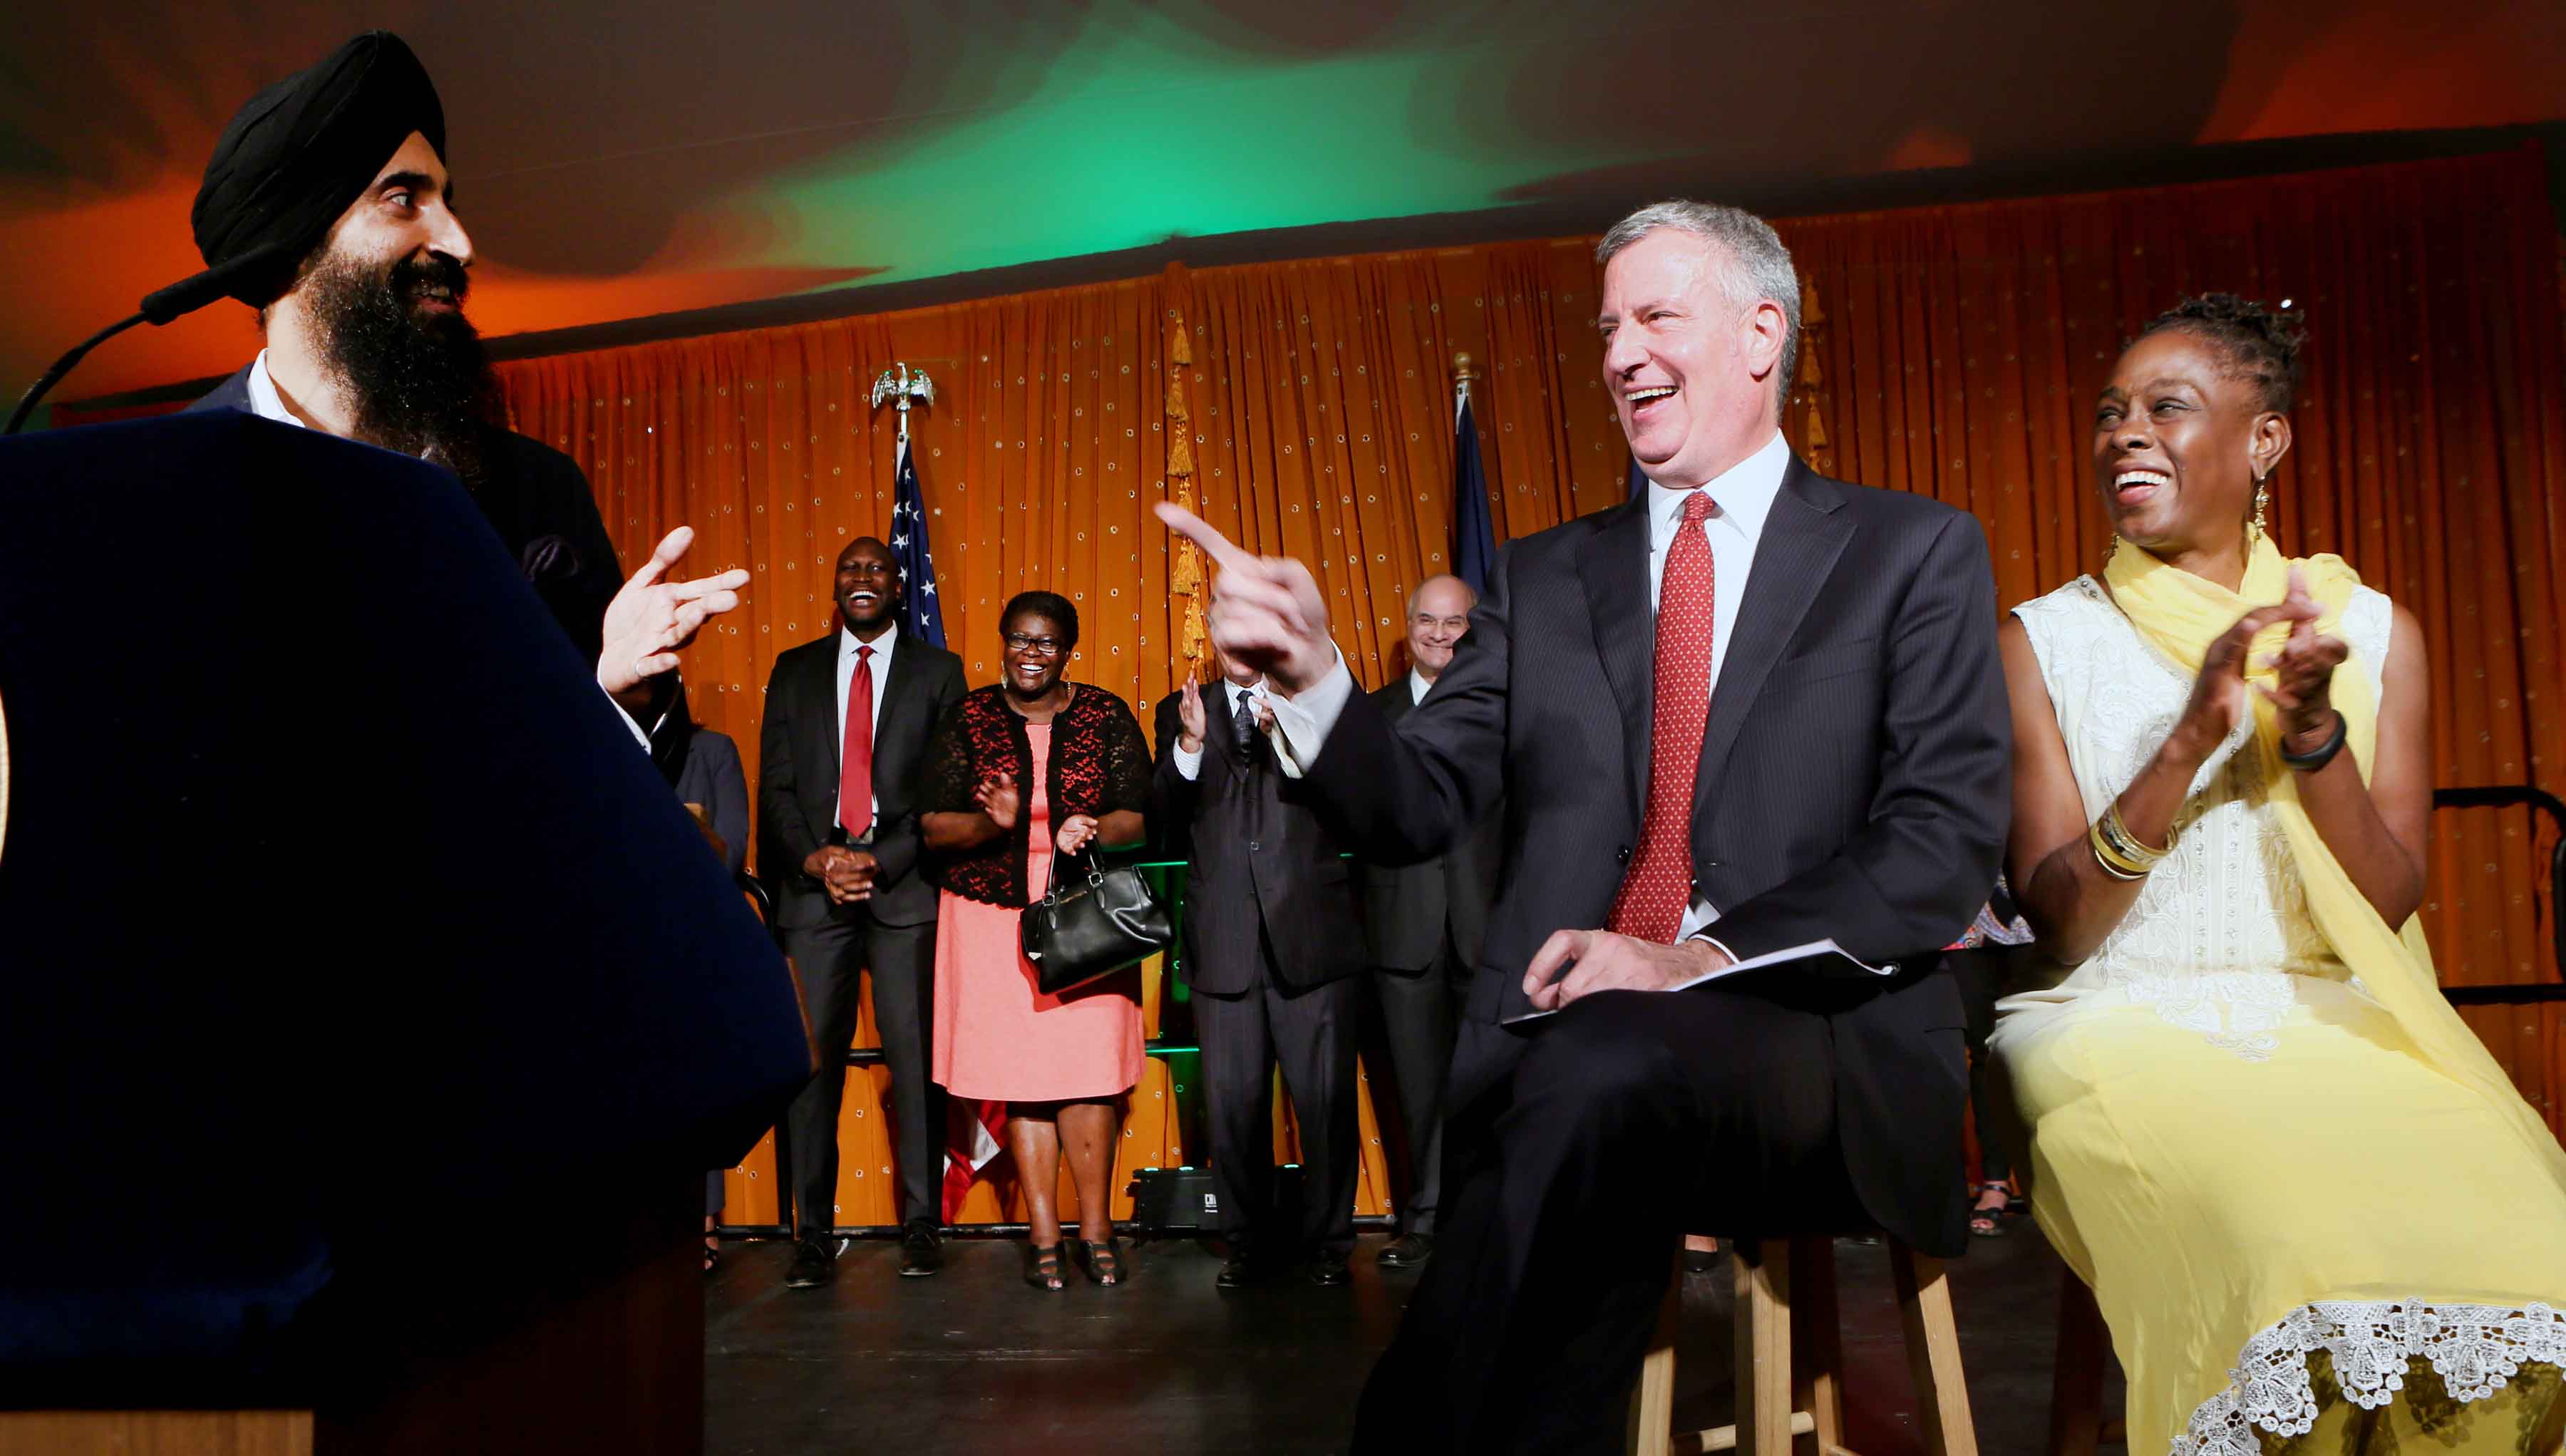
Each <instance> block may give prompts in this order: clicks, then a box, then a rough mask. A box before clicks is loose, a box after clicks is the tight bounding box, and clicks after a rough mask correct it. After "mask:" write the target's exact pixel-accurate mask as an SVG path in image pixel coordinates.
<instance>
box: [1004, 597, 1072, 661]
mask: <svg viewBox="0 0 2566 1456" xmlns="http://www.w3.org/2000/svg"><path fill="white" fill-rule="evenodd" d="M1019 616H1041V617H1048V618H1050V619H1051V623H1052V625H1054V626H1056V627H1059V628H1060V631H1061V635H1062V636H1063V637H1064V638H1066V639H1067V640H1065V641H1063V642H1062V643H1061V644H1060V649H1061V650H1062V651H1063V652H1067V651H1069V650H1071V649H1072V648H1074V647H1076V646H1077V645H1078V608H1077V607H1072V606H1070V605H1069V599H1068V598H1066V597H1063V596H1062V595H1060V594H1059V593H1058V592H1019V593H1017V594H1016V595H1015V596H1013V597H1010V598H1008V599H1007V609H1006V610H1004V611H1002V612H999V613H998V630H1000V631H1002V632H1003V631H1005V630H1006V629H1007V623H1009V622H1011V621H1014V620H1015V619H1016V618H1017V617H1019Z"/></svg>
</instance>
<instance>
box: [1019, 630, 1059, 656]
mask: <svg viewBox="0 0 2566 1456" xmlns="http://www.w3.org/2000/svg"><path fill="white" fill-rule="evenodd" d="M1006 640H1007V646H1008V648H1009V649H1010V650H1012V651H1017V652H1031V653H1033V654H1034V655H1035V656H1037V657H1057V656H1059V655H1060V648H1061V641H1060V638H1058V637H1037V636H1033V635H1030V634H1028V633H1025V632H1009V633H1007V638H1006Z"/></svg>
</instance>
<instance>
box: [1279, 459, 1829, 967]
mask: <svg viewBox="0 0 2566 1456" xmlns="http://www.w3.org/2000/svg"><path fill="white" fill-rule="evenodd" d="M1790 464H1791V447H1790V444H1789V443H1788V442H1787V441H1785V440H1784V439H1783V438H1782V434H1781V431H1779V430H1776V431H1774V433H1773V437H1772V438H1771V439H1769V440H1767V441H1765V442H1764V444H1763V446H1762V447H1761V448H1759V449H1757V450H1756V451H1755V452H1754V453H1753V454H1751V455H1748V456H1747V457H1746V458H1745V459H1743V460H1740V461H1738V462H1737V463H1736V464H1734V465H1732V466H1730V467H1729V468H1728V469H1727V470H1725V471H1723V472H1722V473H1721V474H1720V475H1719V476H1718V478H1716V479H1714V480H1712V481H1711V482H1710V483H1709V484H1707V485H1705V486H1703V487H1702V489H1703V490H1705V491H1708V492H1709V493H1710V500H1711V505H1712V510H1711V513H1710V515H1709V517H1708V518H1706V519H1705V520H1703V522H1702V523H1701V531H1702V536H1703V539H1705V540H1706V541H1707V542H1709V544H1710V560H1711V611H1712V627H1711V649H1710V685H1711V692H1712V694H1713V696H1714V697H1715V696H1716V695H1717V693H1718V691H1719V669H1720V668H1721V666H1722V665H1724V664H1725V663H1726V662H1727V660H1728V639H1729V637H1730V636H1731V635H1732V632H1731V631H1730V627H1731V626H1732V625H1733V624H1734V623H1735V622H1736V620H1737V615H1738V610H1739V608H1740V607H1743V606H1744V605H1745V601H1746V578H1747V576H1748V574H1749V573H1750V572H1751V571H1752V570H1753V568H1754V565H1755V547H1756V543H1757V542H1759V541H1761V540H1762V539H1763V537H1764V520H1765V517H1767V516H1769V515H1770V514H1772V510H1773V498H1774V497H1775V496H1777V495H1779V494H1780V493H1781V490H1782V476H1783V474H1784V472H1786V471H1787V470H1788V469H1789V468H1790ZM1690 494H1691V492H1690V491H1683V490H1673V489H1669V488H1668V487H1666V486H1662V485H1659V484H1658V483H1657V482H1656V481H1654V480H1652V481H1650V482H1649V496H1648V510H1649V609H1650V611H1651V612H1653V613H1654V612H1655V611H1656V610H1657V606H1658V595H1659V588H1660V585H1661V584H1662V583H1663V581H1664V580H1665V578H1666V573H1667V553H1668V550H1670V549H1671V548H1672V547H1673V545H1674V540H1675V531H1676V529H1677V528H1678V527H1680V526H1681V525H1682V524H1683V503H1684V498H1685V497H1686V496H1688V495H1690ZM1412 675H1413V674H1412V673H1411V676H1412ZM1354 681H1355V679H1354V674H1353V673H1352V672H1350V671H1348V670H1347V668H1346V660H1345V654H1344V653H1342V652H1340V653H1338V654H1337V665H1336V667H1335V668H1334V669H1333V670H1331V671H1330V672H1329V673H1328V675H1327V676H1326V677H1324V678H1321V679H1320V680H1319V682H1318V684H1317V685H1316V686H1314V687H1312V688H1311V689H1310V690H1309V691H1308V692H1305V693H1302V694H1301V695H1300V696H1298V697H1290V698H1287V697H1282V696H1279V695H1278V696H1275V697H1273V698H1272V699H1270V701H1271V702H1272V703H1273V704H1274V726H1275V729H1276V731H1277V733H1278V734H1279V735H1280V736H1281V737H1282V738H1283V740H1284V743H1283V747H1284V748H1285V750H1286V751H1285V752H1283V753H1282V754H1280V755H1278V757H1279V759H1280V760H1281V762H1282V764H1283V771H1284V772H1285V773H1286V774H1289V775H1291V776H1293V777H1295V778H1298V777H1299V776H1300V765H1301V764H1302V763H1307V762H1309V761H1311V760H1313V759H1315V758H1316V757H1317V756H1318V753H1319V750H1320V748H1321V747H1322V746H1323V745H1324V744H1326V742H1327V740H1328V732H1329V730H1330V729H1332V728H1334V727H1336V724H1337V716H1338V715H1339V714H1340V713H1343V712H1344V711H1345V706H1346V699H1348V698H1350V697H1352V696H1353V695H1354ZM1411 687H1412V684H1411ZM1419 696H1420V698H1421V696H1422V695H1421V694H1420V695H1419ZM1718 918H1719V911H1718V909H1717V907H1715V906H1713V905H1712V904H1711V903H1710V901H1709V900H1707V899H1703V898H1701V897H1699V896H1696V897H1695V898H1694V899H1693V902H1692V903H1691V904H1690V905H1688V906H1686V907H1685V909H1684V916H1683V924H1682V926H1681V928H1679V929H1678V930H1677V931H1676V932H1675V938H1677V939H1678V940H1683V939H1690V938H1692V937H1694V936H1700V937H1701V938H1702V939H1705V940H1710V941H1711V944H1713V945H1718V946H1719V949H1720V951H1721V952H1722V953H1723V954H1728V953H1729V952H1728V947H1726V946H1724V945H1719V942H1718V941H1717V940H1713V939H1711V937H1709V936H1707V935H1703V934H1702V932H1703V931H1704V930H1705V929H1706V928H1708V927H1709V926H1710V925H1711V924H1712V923H1713V922H1714V921H1716V920H1718ZM1730 958H1731V959H1732V960H1733V959H1735V956H1734V955H1733V954H1731V955H1730Z"/></svg>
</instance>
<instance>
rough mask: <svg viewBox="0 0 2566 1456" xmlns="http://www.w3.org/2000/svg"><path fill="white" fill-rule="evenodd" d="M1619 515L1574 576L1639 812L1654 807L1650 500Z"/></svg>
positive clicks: (1583, 552) (1592, 543)
mask: <svg viewBox="0 0 2566 1456" xmlns="http://www.w3.org/2000/svg"><path fill="white" fill-rule="evenodd" d="M1615 510H1616V512H1617V514H1615V515H1614V517H1613V519H1611V520H1609V521H1606V522H1604V523H1603V524H1602V525H1601V526H1599V527H1598V528H1597V529H1596V532H1595V534H1594V535H1593V536H1590V537H1588V538H1587V540H1586V544H1585V545H1584V546H1582V547H1580V548H1578V553H1577V575H1578V578H1579V580H1580V581H1582V582H1583V583H1584V584H1585V587H1586V611H1587V615H1588V617H1589V618H1590V619H1591V620H1592V622H1593V624H1594V628H1595V650H1596V652H1597V653H1598V654H1599V655H1600V656H1602V658H1603V659H1604V676H1605V679H1606V680H1607V681H1609V682H1610V683H1611V684H1612V687H1613V703H1614V706H1615V707H1617V708H1619V709H1620V710H1621V714H1622V768H1623V776H1624V778H1625V780H1626V781H1627V784H1628V788H1629V792H1630V796H1631V806H1632V810H1633V812H1634V813H1637V812H1638V811H1639V809H1640V807H1641V806H1643V805H1646V804H1647V803H1648V802H1649V782H1648V771H1649V709H1650V664H1651V662H1652V660H1653V659H1654V657H1655V655H1656V650H1657V640H1658V626H1657V614H1656V613H1655V612H1654V611H1652V610H1651V609H1650V607H1649V512H1648V497H1647V496H1646V495H1643V496H1641V497H1640V498H1639V499H1638V500H1636V501H1633V502H1631V503H1629V504H1627V505H1624V506H1619V507H1616V508H1615ZM1758 565H1759V566H1760V565H1761V563H1760V562H1759V563H1758Z"/></svg>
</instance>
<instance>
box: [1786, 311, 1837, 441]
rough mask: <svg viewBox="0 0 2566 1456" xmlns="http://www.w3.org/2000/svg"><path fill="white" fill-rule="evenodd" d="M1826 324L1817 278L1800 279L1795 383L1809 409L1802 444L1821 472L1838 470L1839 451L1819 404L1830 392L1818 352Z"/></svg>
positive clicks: (1825, 314) (1802, 401) (1802, 400)
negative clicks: (1836, 461)
mask: <svg viewBox="0 0 2566 1456" xmlns="http://www.w3.org/2000/svg"><path fill="white" fill-rule="evenodd" d="M1826 327H1827V311H1826V310H1825V309H1824V308H1822V307H1820V306H1819V304H1818V285H1817V281H1816V280H1815V279H1810V278H1803V279H1801V280H1800V358H1799V365H1798V367H1797V368H1796V369H1795V370H1794V371H1793V372H1794V373H1795V374H1796V375H1797V378H1796V379H1795V380H1794V383H1793V387H1794V389H1795V390H1796V392H1797V393H1798V395H1799V398H1800V401H1801V403H1802V404H1803V405H1804V406H1806V408H1807V411H1808V413H1807V420H1808V423H1807V427H1806V429H1805V432H1804V433H1803V436H1802V438H1801V447H1802V448H1803V449H1804V450H1805V451H1807V454H1808V461H1809V466H1810V468H1811V469H1813V470H1816V471H1817V472H1818V473H1819V474H1821V475H1832V474H1834V473H1835V451H1834V449H1833V448H1832V447H1831V446H1830V445H1829V443H1828V440H1827V420H1826V415H1825V414H1824V413H1823V412H1821V411H1820V409H1819V408H1818V401H1819V399H1820V398H1821V396H1823V395H1824V394H1825V392H1826V391H1825V389H1824V388H1822V387H1821V386H1822V385H1824V384H1825V383H1826V381H1827V376H1826V365H1825V364H1823V363H1822V362H1821V360H1820V357H1819V354H1818V343H1817V340H1818V335H1820V334H1821V333H1823V332H1825V330H1826Z"/></svg>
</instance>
